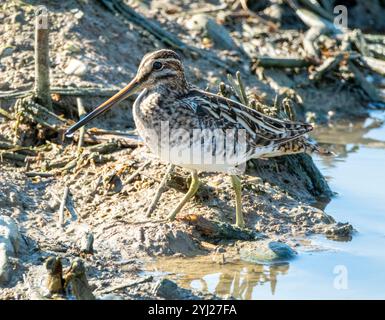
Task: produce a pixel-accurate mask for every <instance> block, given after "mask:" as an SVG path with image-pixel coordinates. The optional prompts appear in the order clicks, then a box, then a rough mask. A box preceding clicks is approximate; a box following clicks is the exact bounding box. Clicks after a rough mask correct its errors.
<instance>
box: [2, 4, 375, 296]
mask: <svg viewBox="0 0 385 320" xmlns="http://www.w3.org/2000/svg"><path fill="white" fill-rule="evenodd" d="M26 3H27V4H25V5H20V4H19V3H16V2H13V1H9V2H7V3H5V4H2V8H3V9H4V10H3V11H2V12H1V13H0V14H1V15H2V16H1V18H2V19H3V21H4V24H3V25H2V26H0V28H1V32H0V43H4V44H5V46H3V47H2V48H1V68H0V75H1V79H3V80H1V81H2V82H1V83H0V90H1V91H7V92H9V91H10V90H22V89H28V88H31V86H32V81H33V69H34V64H33V41H32V39H33V31H34V29H33V13H34V5H36V4H37V2H35V1H28V2H26ZM42 3H43V4H45V5H46V6H47V8H48V10H49V12H50V16H51V19H52V25H51V34H50V36H51V38H52V40H51V44H50V46H51V47H50V54H51V62H52V65H51V68H52V69H51V82H52V86H53V87H55V86H58V87H66V88H68V87H92V88H95V87H96V88H102V87H108V88H110V89H112V90H115V89H117V88H118V87H122V86H123V85H124V84H126V83H127V82H128V81H129V79H131V78H132V76H133V75H134V73H135V71H136V67H137V64H138V63H139V61H140V59H141V57H142V56H143V55H144V54H145V53H146V52H148V51H151V50H154V49H155V48H159V47H163V46H164V43H162V42H161V41H160V40H159V39H157V38H156V37H154V36H151V34H149V33H148V32H145V31H143V30H142V29H141V28H138V26H136V25H135V24H128V25H127V23H126V21H125V20H124V19H123V18H122V17H120V16H119V15H117V16H115V15H114V14H113V13H112V12H110V11H109V10H107V9H106V7H105V6H103V5H102V4H101V3H96V4H89V3H83V2H82V3H80V2H77V1H67V2H65V3H62V4H51V3H49V2H48V1H46V2H44V1H43V2H42ZM226 3H227V2H226ZM226 3H225V4H226ZM39 4H41V2H39ZM205 5H206V4H205V3H203V2H202V3H197V4H194V5H190V4H186V3H183V2H179V1H177V2H175V4H174V5H173V4H171V3H170V4H169V5H167V6H166V9H164V7H156V6H155V2H154V3H153V4H151V5H150V6H149V7H146V3H144V7H142V6H138V7H135V9H136V10H137V12H140V13H142V14H144V15H145V16H146V17H148V18H150V19H156V20H157V21H159V22H160V24H161V26H163V27H164V28H165V29H167V30H169V31H171V32H173V33H174V34H176V35H178V36H179V38H180V39H182V40H183V41H184V42H186V43H187V44H189V45H195V46H198V47H199V48H201V49H209V50H210V52H213V53H214V54H216V55H217V57H221V58H223V59H224V61H225V63H226V66H228V67H229V69H232V70H241V72H242V79H243V80H244V83H245V86H246V90H247V93H248V95H249V96H250V97H251V98H253V99H255V100H256V101H260V102H263V103H265V104H267V105H268V106H271V105H273V104H274V100H275V97H276V96H277V95H278V100H279V102H278V103H279V104H281V103H282V101H284V99H285V98H290V99H291V101H293V108H294V111H295V113H296V116H297V118H298V119H305V118H306V119H307V120H308V121H312V122H330V123H331V122H334V121H338V120H339V119H341V118H345V119H347V118H355V117H362V116H366V115H367V104H368V103H369V102H371V101H372V99H371V98H370V97H368V93H367V92H366V91H365V90H364V89H363V88H362V83H361V84H360V83H357V81H356V80H355V77H354V75H353V74H352V72H351V70H350V71H349V70H346V68H345V67H346V63H347V61H346V60H341V61H340V63H339V64H337V68H336V69H333V70H331V72H330V73H327V74H328V76H327V77H326V78H324V77H321V79H320V81H318V82H311V81H310V82H308V80H309V74H312V72H313V71H314V70H313V68H311V67H307V64H306V67H303V66H297V67H295V68H271V67H261V66H260V65H259V64H258V62H257V59H255V57H257V56H260V55H272V54H273V53H274V54H276V53H277V52H278V53H279V54H280V55H284V56H294V54H296V56H295V58H300V60H301V59H302V60H303V59H304V58H306V57H307V53H306V52H305V49H304V48H303V38H304V31H305V30H304V27H303V25H302V27H301V28H297V30H293V29H285V28H282V29H280V28H278V29H274V28H272V26H271V25H270V24H266V23H263V22H261V21H260V20H259V19H257V18H255V17H253V15H249V16H247V17H246V18H245V17H243V16H242V15H241V16H237V14H234V12H235V13H236V12H238V11H237V9H231V6H225V7H224V8H225V9H223V10H222V12H221V14H223V17H222V18H221V16H220V15H219V14H218V15H216V14H212V17H211V18H212V19H214V18H215V19H214V20H215V21H214V22H215V23H216V24H217V25H218V26H216V24H213V22H212V21H208V20H207V17H206V18H199V17H196V15H197V14H196V13H194V12H196V10H198V9H203V8H205ZM194 10H195V11H194ZM192 17H195V18H194V19H197V25H198V27H196V26H191V25H189V24H188V21H189V20H191V19H192ZM292 18H293V19H295V17H292ZM202 19H203V21H202ZM193 21H195V20H193ZM200 23H202V26H201V27H200ZM297 23H299V22H298V21H297ZM208 26H211V27H213V26H214V28H219V26H222V27H224V28H225V30H227V32H228V34H229V36H230V37H231V39H232V41H228V42H226V47H225V48H223V43H222V42H223V41H224V40H226V39H223V38H221V41H222V40H223V41H222V42H220V41H219V42H218V39H217V38H215V33H213V32H209V30H211V29H208ZM211 27H209V28H211ZM202 28H203V29H206V30H203V31H202ZM216 30H218V29H216ZM219 30H223V29H219ZM214 31H215V30H214ZM208 32H209V34H208ZM227 40H229V39H227ZM221 45H222V46H221ZM340 45H341V43H340V42H339V41H337V40H334V39H333V40H332V41H331V42H330V43H328V52H329V54H330V52H334V50H337V49H338V48H339V46H340ZM324 49H325V48H324ZM326 51H327V50H323V53H322V55H321V57H322V58H325V57H326V55H327V54H328V53H325V52H326ZM182 53H183V57H184V61H185V63H186V66H187V76H188V77H189V80H190V81H191V82H192V83H193V84H195V85H197V86H200V87H202V88H204V87H208V88H209V90H211V91H213V92H217V90H218V84H219V83H220V82H221V81H224V80H225V79H226V74H227V72H229V70H227V69H226V68H225V67H221V66H219V65H218V64H215V63H212V61H211V62H210V61H208V60H207V59H205V57H202V56H199V55H197V56H194V55H191V54H188V52H187V53H186V52H182ZM301 63H302V62H301ZM304 80H306V85H305V86H303V81H304ZM341 80H343V81H341ZM376 81H377V78H375V79H374V83H376ZM53 100H54V110H55V112H56V113H57V115H60V116H64V118H66V119H71V120H72V121H75V120H76V119H77V117H78V115H77V106H76V97H74V96H65V95H63V96H61V95H60V94H57V95H55V96H54V99H53ZM103 100H105V97H100V96H98V97H96V96H92V97H89V98H87V99H86V103H85V107H86V109H87V110H90V109H91V108H93V107H94V106H95V105H97V104H99V103H100V102H102V101H103ZM14 102H15V101H14V99H5V100H4V103H2V108H4V110H7V112H9V113H10V114H13V113H14V111H15V109H14ZM131 103H132V101H128V102H125V103H123V104H122V106H121V107H119V108H117V109H116V110H114V111H112V112H111V113H109V114H107V115H106V116H105V117H104V118H102V119H99V120H96V121H95V122H94V123H93V126H95V127H97V128H99V129H109V130H112V129H113V130H120V131H125V132H127V131H128V130H131V129H134V128H133V122H132V115H131V112H130V106H131ZM346 106H349V107H348V108H346ZM0 119H1V120H0V121H1V122H0V129H1V131H0V139H1V143H3V144H4V145H5V147H4V148H6V149H4V150H8V151H6V152H2V158H1V164H0V165H1V172H0V213H1V215H2V216H4V217H11V218H12V219H14V221H15V223H16V225H17V227H18V229H19V232H20V239H19V242H20V243H21V244H22V245H21V247H20V249H18V250H16V251H15V252H14V253H12V254H11V253H9V252H8V253H6V256H7V258H6V259H7V261H6V264H4V265H6V268H7V270H8V271H7V277H6V279H5V280H4V281H3V283H2V289H1V293H0V298H9V299H32V298H39V297H40V298H41V297H44V296H45V295H47V291H46V285H45V278H46V276H47V270H46V269H45V266H44V261H45V260H46V259H47V258H48V257H49V256H52V255H54V256H59V257H61V258H62V263H63V267H64V269H65V270H67V269H69V268H70V266H71V263H72V262H73V261H74V259H75V258H78V257H81V258H82V259H83V260H84V261H85V265H86V269H87V277H88V281H89V285H90V288H91V291H92V292H93V293H94V294H95V295H96V296H97V297H98V298H100V297H103V296H104V295H109V294H110V296H108V298H116V299H119V298H135V299H147V298H159V299H164V298H182V299H197V298H200V299H208V298H213V297H212V296H211V295H207V294H204V293H202V292H199V291H198V292H193V291H191V290H186V289H182V288H178V287H176V285H175V284H174V283H170V282H167V281H165V280H163V281H162V278H163V277H164V275H163V274H161V275H155V276H153V277H152V278H148V276H147V274H146V272H147V271H148V267H147V263H149V262H150V261H152V260H153V259H154V257H155V258H157V257H161V256H166V257H173V259H174V258H178V259H182V258H186V257H194V256H199V257H200V256H201V257H202V259H203V260H204V259H206V258H207V257H209V258H211V257H212V256H215V259H216V260H215V259H214V260H215V263H216V264H221V263H224V262H226V263H234V264H236V263H239V261H245V257H248V258H247V259H246V260H247V261H248V263H249V264H250V265H252V263H253V261H261V260H262V261H264V262H265V263H267V262H266V259H267V257H272V252H271V251H269V250H267V248H266V246H265V247H263V248H261V247H258V246H259V244H261V245H262V244H266V243H283V245H285V244H286V245H287V246H289V248H286V249H284V250H287V252H291V251H290V250H295V248H296V247H297V246H298V245H302V246H306V245H308V244H307V243H306V242H304V241H300V240H298V239H306V236H308V235H311V234H322V235H325V236H327V237H332V238H335V239H348V238H350V237H351V236H352V234H353V231H354V230H353V227H352V226H351V225H350V224H349V223H339V222H337V221H335V220H334V218H333V217H331V216H329V215H327V214H326V213H325V212H324V211H323V206H322V201H320V198H321V200H322V198H323V200H324V203H325V199H326V202H327V199H330V197H331V196H332V191H331V190H330V188H329V187H328V185H327V183H326V180H325V179H324V178H323V177H322V176H321V174H320V173H319V171H318V170H317V168H316V167H315V165H314V164H313V162H312V161H311V159H310V158H309V157H308V156H306V155H301V156H295V157H282V158H279V159H272V160H258V161H253V162H250V163H249V164H248V170H247V172H246V174H245V175H244V177H243V206H244V213H245V220H246V225H247V228H248V231H242V230H236V229H234V228H232V227H231V225H232V224H233V223H234V220H235V217H234V205H235V204H234V200H233V194H232V190H231V188H230V182H229V181H228V178H227V177H226V176H224V175H214V174H204V175H201V178H202V182H203V184H202V187H201V188H200V190H199V192H198V194H197V196H196V197H195V198H194V200H193V201H191V202H190V203H189V204H188V205H187V206H186V207H185V208H184V210H183V212H182V213H181V214H180V216H179V217H178V219H177V221H175V222H172V223H171V222H167V221H165V220H164V219H165V217H166V216H167V214H168V213H169V211H170V209H171V208H173V207H174V206H175V205H176V204H177V203H178V201H179V199H180V198H181V197H182V196H183V192H185V191H186V190H187V185H188V175H187V173H186V172H184V171H183V170H179V169H177V170H176V172H175V173H174V174H173V176H172V177H171V178H170V181H169V182H168V184H167V188H166V191H165V192H164V193H163V194H162V197H161V199H160V202H159V203H158V205H157V207H156V210H155V211H154V212H153V214H152V215H151V217H146V211H147V208H148V206H149V205H150V203H151V199H152V197H153V196H154V193H155V191H156V189H157V187H158V185H159V183H160V181H161V179H162V178H163V174H164V172H165V170H166V165H165V164H163V163H159V162H158V161H157V160H154V159H153V158H152V157H151V156H149V155H148V154H147V150H146V149H145V148H144V147H142V146H140V145H138V144H135V143H132V145H130V144H129V143H128V144H127V139H126V140H125V142H126V145H123V146H122V145H118V144H117V143H116V141H115V142H111V141H110V139H109V138H105V140H103V141H97V142H95V141H91V139H90V140H89V141H88V142H87V143H86V147H85V148H84V150H82V152H80V155H79V153H78V151H77V150H76V149H77V148H76V146H75V144H73V143H71V142H69V141H63V140H61V137H60V134H57V133H55V134H52V135H50V136H45V135H44V134H43V135H42V136H39V134H36V131H39V130H40V129H39V130H35V129H37V126H36V124H33V123H32V124H31V123H28V122H27V123H24V124H22V125H21V127H20V130H19V132H21V133H22V134H20V136H19V137H18V138H20V139H18V140H17V141H16V142H17V143H18V144H20V145H21V146H23V147H27V148H24V149H23V150H21V152H16V156H15V153H12V152H13V151H12V150H13V148H12V147H11V148H9V147H7V145H8V146H9V145H12V143H13V141H14V126H15V122H16V119H14V118H12V117H11V119H8V118H6V117H5V118H4V117H1V118H0ZM39 133H40V131H39ZM43 133H44V132H43ZM110 133H111V132H110ZM89 136H92V135H91V134H90V135H89ZM87 137H88V136H87ZM114 138H116V135H115V136H114ZM106 141H109V142H108V143H111V144H108V145H105V144H104V145H103V143H104V142H106ZM92 144H96V146H94V148H96V149H92V148H93V147H92V146H91V145H92ZM30 147H31V148H32V149H29V148H30ZM39 147H41V149H39ZM9 149H11V151H9ZM30 156H32V157H34V158H35V160H36V161H34V162H29V161H28V160H27V157H30ZM148 159H151V162H149V163H148V165H147V166H146V167H144V168H142V169H140V168H141V166H142V165H143V164H144V163H146V161H147V160H148ZM138 169H140V171H139V172H138ZM36 172H37V173H38V174H36V175H34V174H32V173H36ZM135 173H136V174H135ZM133 175H134V176H133ZM66 187H68V200H67V202H66V206H65V208H62V209H64V211H63V210H62V209H61V208H60V206H61V203H62V202H63V201H62V198H63V194H64V193H65V189H66ZM320 203H321V205H320ZM60 212H61V213H62V214H64V216H62V217H61V218H60ZM61 220H62V221H61ZM89 234H92V236H93V239H94V242H93V253H85V252H84V250H83V249H82V248H83V243H84V238H85V237H86V236H87V235H89ZM3 242H4V243H5V241H3ZM250 243H251V244H250ZM278 246H280V245H278ZM245 248H247V250H246V249H245ZM290 248H291V249H290ZM265 249H266V250H265ZM8 251H9V250H8ZM245 252H246V253H247V254H246V253H245ZM222 253H223V255H222ZM254 253H255V254H254ZM262 253H265V254H266V256H265V257H262V256H261V254H262ZM294 257H295V253H292V252H291V253H290V254H289V255H288V256H285V257H284V258H283V260H284V261H286V260H288V259H292V258H294ZM254 259H256V260H254ZM3 261H5V260H3ZM181 261H185V260H183V259H182V260H181ZM187 261H188V260H187ZM250 265H249V266H250ZM273 269H274V268H273ZM4 270H5V269H4ZM9 271H11V272H9ZM273 272H274V271H272V273H273ZM282 272H284V268H283V271H282ZM159 281H160V282H159ZM122 283H123V284H125V285H123V286H121V285H122ZM172 292H177V293H176V295H175V294H174V295H172V294H171V293H172ZM71 297H72V296H71ZM230 298H231V297H230Z"/></svg>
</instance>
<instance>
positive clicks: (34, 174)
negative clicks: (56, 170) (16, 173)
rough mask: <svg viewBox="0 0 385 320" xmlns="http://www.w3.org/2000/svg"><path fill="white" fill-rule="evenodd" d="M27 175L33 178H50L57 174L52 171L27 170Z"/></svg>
mask: <svg viewBox="0 0 385 320" xmlns="http://www.w3.org/2000/svg"><path fill="white" fill-rule="evenodd" d="M25 175H26V176H27V177H30V178H33V177H43V178H50V177H54V176H55V175H54V174H53V173H50V172H33V171H29V172H26V173H25Z"/></svg>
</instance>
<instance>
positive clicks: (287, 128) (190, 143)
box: [66, 50, 318, 227]
mask: <svg viewBox="0 0 385 320" xmlns="http://www.w3.org/2000/svg"><path fill="white" fill-rule="evenodd" d="M138 91H141V93H140V94H139V96H138V97H137V99H136V101H135V103H134V106H133V115H134V120H135V124H136V127H137V131H138V133H139V135H140V136H141V137H142V138H143V140H144V141H145V143H146V144H147V146H148V147H149V148H150V150H151V151H152V152H153V153H155V154H156V155H157V156H159V158H160V159H161V160H164V161H166V162H170V163H173V164H176V165H179V166H182V167H184V168H187V169H189V170H191V172H192V181H191V185H190V188H189V190H188V192H187V193H186V195H185V196H184V197H183V199H182V200H181V201H180V202H179V204H178V205H177V207H176V208H175V209H174V210H173V211H172V213H171V214H170V215H169V219H171V220H172V219H174V218H175V216H176V214H177V213H178V212H179V211H180V210H181V209H182V208H183V206H184V205H185V203H186V202H187V201H189V199H191V197H192V196H193V195H194V194H195V193H196V191H197V190H198V187H199V180H198V173H197V171H206V172H226V173H229V174H230V175H231V181H232V185H233V188H234V190H235V194H236V225H237V226H239V227H244V225H245V223H244V219H243V215H242V211H241V182H240V179H239V178H238V176H237V174H239V173H241V172H242V167H243V166H244V164H245V163H246V161H247V160H249V159H251V158H266V157H274V156H280V155H284V154H292V153H299V152H306V151H315V150H316V151H317V150H318V148H317V146H314V145H313V144H311V143H310V142H308V141H307V140H306V138H305V137H304V136H303V135H304V134H305V133H307V132H308V131H310V130H312V126H311V125H309V124H305V123H299V122H292V121H286V120H279V119H274V118H271V117H268V116H266V115H264V114H262V113H260V112H258V111H256V110H254V109H251V108H248V107H246V106H245V105H242V104H240V103H238V102H236V101H233V100H230V99H227V98H225V97H222V96H219V95H216V94H212V93H209V92H206V91H202V90H199V89H198V88H195V87H193V86H192V85H191V84H189V83H188V82H187V80H186V78H185V73H184V68H183V64H182V61H181V59H180V57H179V55H178V54H177V53H175V52H174V51H172V50H159V51H155V52H151V53H148V54H147V55H145V56H144V57H143V59H142V61H141V63H140V65H139V68H138V71H137V74H136V76H135V77H134V79H133V80H132V81H131V82H130V83H129V84H128V85H127V86H126V87H125V88H124V89H122V90H120V91H119V92H118V93H117V94H115V95H114V96H113V97H112V98H110V99H109V100H107V101H106V102H104V103H103V104H101V105H100V106H99V107H97V108H96V109H95V110H94V111H92V112H91V113H90V114H88V115H87V116H86V117H84V118H83V119H82V120H80V121H79V122H77V123H76V124H75V125H73V126H72V127H71V128H69V129H68V131H67V132H66V135H67V136H68V135H72V134H73V132H74V131H76V130H77V129H78V128H80V127H81V126H83V125H85V124H86V123H88V122H89V121H90V120H92V119H94V118H95V117H96V116H98V115H100V114H102V113H103V112H105V111H107V110H108V109H110V108H111V107H112V106H113V105H115V104H117V103H118V102H120V101H122V100H124V99H126V98H127V97H128V96H130V95H132V94H133V93H135V92H138Z"/></svg>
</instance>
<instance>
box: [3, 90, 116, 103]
mask: <svg viewBox="0 0 385 320" xmlns="http://www.w3.org/2000/svg"><path fill="white" fill-rule="evenodd" d="M117 91H119V88H60V87H52V88H51V93H57V94H59V95H62V96H82V97H84V96H97V97H109V96H112V95H113V94H114V93H116V92H117ZM32 92H33V90H24V91H18V90H10V91H0V99H4V100H10V99H19V98H24V97H27V96H30V95H31V93H32Z"/></svg>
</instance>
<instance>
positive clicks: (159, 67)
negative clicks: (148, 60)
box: [152, 61, 163, 70]
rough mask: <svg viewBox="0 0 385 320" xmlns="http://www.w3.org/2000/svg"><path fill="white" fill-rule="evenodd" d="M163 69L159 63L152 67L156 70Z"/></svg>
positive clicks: (156, 62)
mask: <svg viewBox="0 0 385 320" xmlns="http://www.w3.org/2000/svg"><path fill="white" fill-rule="evenodd" d="M162 67H163V64H162V63H161V62H159V61H155V62H154V64H153V65H152V68H153V69H154V70H160V69H162Z"/></svg>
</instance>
